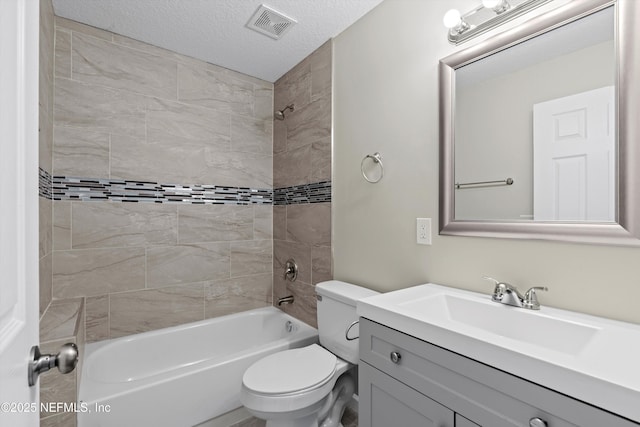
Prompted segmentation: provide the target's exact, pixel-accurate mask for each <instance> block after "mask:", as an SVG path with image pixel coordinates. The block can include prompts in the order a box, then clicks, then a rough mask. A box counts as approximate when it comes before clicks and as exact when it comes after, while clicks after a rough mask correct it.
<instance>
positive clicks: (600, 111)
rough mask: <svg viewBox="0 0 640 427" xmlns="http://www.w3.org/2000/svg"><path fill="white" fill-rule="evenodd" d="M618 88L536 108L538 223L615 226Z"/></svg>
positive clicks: (535, 207)
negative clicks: (587, 222)
mask: <svg viewBox="0 0 640 427" xmlns="http://www.w3.org/2000/svg"><path fill="white" fill-rule="evenodd" d="M615 154H616V150H615V87H614V86H607V87H603V88H600V89H595V90H590V91H587V92H583V93H579V94H576V95H571V96H566V97H563V98H558V99H554V100H551V101H547V102H542V103H539V104H536V105H534V106H533V190H534V191H533V214H534V219H535V220H536V221H558V220H559V221H603V222H614V221H615Z"/></svg>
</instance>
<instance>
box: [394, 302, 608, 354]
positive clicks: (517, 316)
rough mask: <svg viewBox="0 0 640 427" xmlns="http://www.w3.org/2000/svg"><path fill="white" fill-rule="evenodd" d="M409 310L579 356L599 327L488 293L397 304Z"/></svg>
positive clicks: (442, 320)
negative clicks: (511, 303) (497, 299)
mask: <svg viewBox="0 0 640 427" xmlns="http://www.w3.org/2000/svg"><path fill="white" fill-rule="evenodd" d="M399 306H400V307H403V308H405V309H406V310H407V311H409V312H414V313H425V315H426V316H428V317H429V318H430V319H432V320H433V321H438V320H439V321H440V322H456V323H461V324H464V325H466V326H468V327H470V328H473V329H476V330H478V331H485V332H489V333H492V334H495V335H498V336H501V337H505V338H509V339H512V340H517V341H523V342H525V343H527V344H528V345H536V346H540V347H542V348H545V349H548V350H552V351H558V352H561V353H566V354H571V355H578V354H580V352H582V350H583V349H584V348H585V347H586V346H587V345H588V344H589V343H590V342H591V341H592V339H593V337H594V336H595V334H596V333H597V332H598V331H599V328H596V327H593V326H590V325H586V324H583V323H577V322H572V321H567V320H563V319H560V318H557V317H551V316H547V315H545V314H540V313H539V312H536V311H532V310H527V309H522V308H519V309H517V308H514V307H511V306H507V305H504V304H498V303H496V302H493V301H491V299H489V298H488V297H487V296H482V298H479V297H477V296H475V295H474V296H468V295H467V296H463V295H456V294H447V293H440V294H436V295H433V296H429V297H427V298H424V299H419V300H413V301H408V302H405V303H401V304H399Z"/></svg>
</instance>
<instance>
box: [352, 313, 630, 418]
mask: <svg viewBox="0 0 640 427" xmlns="http://www.w3.org/2000/svg"><path fill="white" fill-rule="evenodd" d="M360 358H361V359H362V360H363V361H365V362H367V363H369V364H371V365H372V366H374V367H376V368H378V369H380V370H381V371H383V372H385V373H387V374H389V375H390V376H392V377H394V378H396V379H398V380H399V381H401V382H403V383H405V384H407V385H408V386H410V387H412V388H414V389H416V390H418V391H419V392H420V393H423V394H425V395H427V396H429V397H431V398H432V399H434V400H435V401H437V402H439V403H440V404H442V405H444V406H446V407H448V408H450V409H451V410H453V411H454V412H456V413H459V414H460V415H461V416H463V417H465V418H467V419H469V420H472V421H473V422H475V423H477V424H479V425H481V426H485V427H514V426H519V427H527V426H529V420H531V419H534V418H540V419H541V420H544V421H545V422H546V423H547V426H548V427H570V426H580V427H590V426H593V427H604V426H606V427H631V426H635V427H637V426H639V425H640V424H637V423H634V422H631V421H629V420H627V419H625V418H621V417H619V416H616V415H613V414H611V413H609V412H606V411H603V410H601V409H599V408H596V407H594V406H591V405H588V404H585V403H583V402H580V401H578V400H575V399H572V398H570V397H568V396H565V395H563V394H561V393H557V392H555V391H553V390H549V389H547V388H545V387H542V386H539V385H537V384H534V383H531V382H529V381H526V380H523V379H522V378H519V377H516V376H514V375H511V374H508V373H506V372H504V371H501V370H499V369H496V368H493V367H491V366H487V365H485V364H482V363H479V362H477V361H475V360H472V359H469V358H467V357H464V356H461V355H459V354H457V353H454V352H451V351H448V350H446V349H443V348H441V347H437V346H435V345H432V344H429V343H427V342H425V341H422V340H419V339H417V338H415V337H412V336H409V335H406V334H403V333H401V332H399V331H396V330H394V329H390V328H388V327H386V326H383V325H380V324H378V323H375V322H372V321H370V320H368V319H364V318H361V319H360Z"/></svg>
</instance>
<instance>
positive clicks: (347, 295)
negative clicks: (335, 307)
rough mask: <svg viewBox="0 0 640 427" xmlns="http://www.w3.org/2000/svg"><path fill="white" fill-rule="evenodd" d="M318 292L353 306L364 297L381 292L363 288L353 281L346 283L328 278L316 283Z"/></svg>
mask: <svg viewBox="0 0 640 427" xmlns="http://www.w3.org/2000/svg"><path fill="white" fill-rule="evenodd" d="M316 293H317V294H318V295H322V296H326V297H328V298H333V299H335V300H338V301H341V302H343V303H345V304H349V305H353V306H355V305H356V302H357V301H358V300H361V299H362V298H366V297H370V296H373V295H378V294H379V292H376V291H374V290H372V289H367V288H363V287H362V286H356V285H352V284H351V283H345V282H341V281H339V280H328V281H326V282H320V283H318V284H317V285H316Z"/></svg>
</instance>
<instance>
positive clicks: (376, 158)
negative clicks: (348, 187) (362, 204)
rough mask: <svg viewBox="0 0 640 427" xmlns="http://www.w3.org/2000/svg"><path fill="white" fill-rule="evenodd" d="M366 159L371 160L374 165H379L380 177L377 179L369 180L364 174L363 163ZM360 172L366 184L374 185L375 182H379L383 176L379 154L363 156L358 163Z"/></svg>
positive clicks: (382, 166)
mask: <svg viewBox="0 0 640 427" xmlns="http://www.w3.org/2000/svg"><path fill="white" fill-rule="evenodd" d="M367 159H371V160H373V162H374V163H376V164H379V165H380V177H379V178H378V179H370V178H369V177H368V176H367V174H366V172H365V171H364V162H365V161H366V160H367ZM360 171H362V176H363V177H364V179H366V180H367V182H370V183H372V184H375V183H376V182H379V181H380V180H381V179H382V177H383V176H384V165H383V164H382V156H381V155H380V153H377V152H376V153H373V154H367V155H366V156H364V159H362V162H360Z"/></svg>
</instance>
